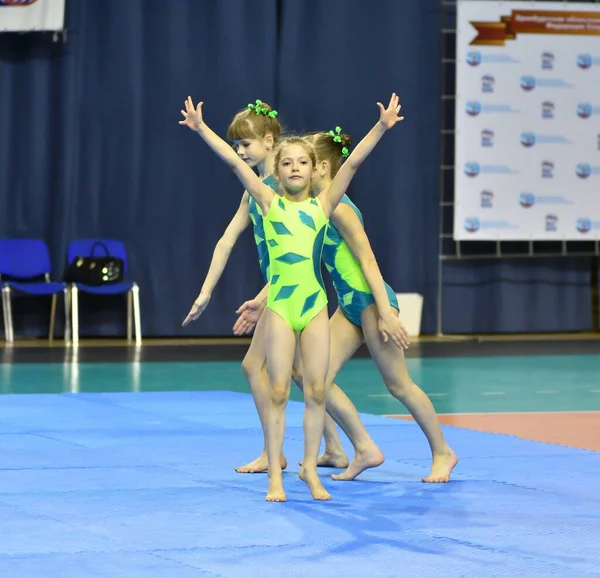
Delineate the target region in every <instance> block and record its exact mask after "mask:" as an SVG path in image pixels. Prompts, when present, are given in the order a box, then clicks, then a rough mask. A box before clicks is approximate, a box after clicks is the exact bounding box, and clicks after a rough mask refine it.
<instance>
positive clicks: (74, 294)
mask: <svg viewBox="0 0 600 578" xmlns="http://www.w3.org/2000/svg"><path fill="white" fill-rule="evenodd" d="M71 324H72V327H73V335H72V342H73V345H79V291H78V289H77V287H75V286H74V285H73V287H71Z"/></svg>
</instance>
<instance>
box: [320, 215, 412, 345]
mask: <svg viewBox="0 0 600 578" xmlns="http://www.w3.org/2000/svg"><path fill="white" fill-rule="evenodd" d="M331 222H332V223H333V225H334V226H335V227H336V229H337V230H338V231H339V232H340V235H341V236H342V238H343V239H344V241H346V244H347V245H348V247H350V250H351V251H352V253H353V254H354V256H355V257H356V259H357V260H358V262H359V263H360V267H361V269H362V272H363V275H364V276H365V280H366V282H367V284H368V285H369V289H371V292H372V293H373V298H374V299H375V305H376V306H377V312H378V314H379V331H380V333H381V336H382V338H383V341H387V340H388V338H391V339H392V341H393V342H394V343H395V344H396V345H397V346H398V347H400V348H401V349H406V348H407V347H408V345H409V342H408V333H407V332H406V329H405V328H404V326H403V325H402V323H400V319H399V318H398V315H397V313H396V310H395V309H394V308H393V307H392V306H391V305H390V302H389V298H388V294H387V291H386V289H385V283H384V281H383V277H382V276H381V272H380V270H379V265H377V260H376V259H375V254H374V253H373V249H371V244H370V243H369V239H368V237H367V234H366V233H365V229H364V227H363V225H362V223H361V222H360V219H359V218H358V217H357V215H356V213H355V212H354V211H353V210H352V208H350V207H349V206H348V205H345V204H341V205H339V206H338V208H337V209H336V210H335V211H334V213H333V215H331Z"/></svg>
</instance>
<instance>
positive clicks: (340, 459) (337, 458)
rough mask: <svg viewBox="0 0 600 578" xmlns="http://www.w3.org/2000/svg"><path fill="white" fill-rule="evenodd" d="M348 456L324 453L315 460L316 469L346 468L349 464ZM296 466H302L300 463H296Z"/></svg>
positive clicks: (341, 453) (338, 453) (340, 453)
mask: <svg viewBox="0 0 600 578" xmlns="http://www.w3.org/2000/svg"><path fill="white" fill-rule="evenodd" d="M349 463H350V462H349V460H348V456H347V455H346V454H345V453H344V450H342V451H341V452H335V453H333V452H327V451H326V452H325V453H324V454H323V455H321V456H319V457H318V459H317V467H318V468H347V467H348V464H349ZM298 465H300V466H301V465H302V462H298Z"/></svg>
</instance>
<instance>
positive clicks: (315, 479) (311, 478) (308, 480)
mask: <svg viewBox="0 0 600 578" xmlns="http://www.w3.org/2000/svg"><path fill="white" fill-rule="evenodd" d="M298 477H299V478H300V479H301V480H302V481H303V482H304V483H305V484H306V485H307V486H308V489H309V490H310V495H311V496H312V498H313V500H331V494H330V493H329V492H328V491H327V490H326V489H325V488H324V487H323V484H322V483H321V478H319V476H318V475H317V471H316V470H312V471H311V470H308V469H306V470H305V469H304V468H301V469H300V471H299V472H298Z"/></svg>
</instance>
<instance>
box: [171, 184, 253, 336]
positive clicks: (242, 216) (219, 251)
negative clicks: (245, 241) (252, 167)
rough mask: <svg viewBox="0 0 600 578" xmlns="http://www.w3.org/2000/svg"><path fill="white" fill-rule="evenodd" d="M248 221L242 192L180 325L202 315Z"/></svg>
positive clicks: (246, 197) (246, 202) (244, 196)
mask: <svg viewBox="0 0 600 578" xmlns="http://www.w3.org/2000/svg"><path fill="white" fill-rule="evenodd" d="M249 223H250V217H249V213H248V193H244V195H243V196H242V200H241V202H240V206H239V207H238V210H237V211H236V213H235V215H234V217H233V219H231V222H230V223H229V225H228V226H227V229H225V233H223V236H222V237H221V238H220V239H219V241H218V243H217V245H216V247H215V250H214V252H213V256H212V260H211V262H210V267H209V268H208V273H207V274H206V278H205V279H204V283H203V285H202V289H201V290H200V294H199V295H198V297H197V298H196V301H194V304H193V305H192V308H191V309H190V312H189V313H188V314H187V317H186V318H185V319H184V320H183V323H182V325H183V326H184V327H185V326H186V325H188V324H189V323H190V322H191V321H195V320H196V319H198V317H200V315H202V313H203V312H204V310H205V309H206V307H207V306H208V303H209V301H210V298H211V295H212V292H213V290H214V288H215V287H216V285H217V283H218V282H219V279H220V278H221V275H222V274H223V270H224V269H225V266H226V265H227V261H228V260H229V256H230V255H231V251H232V250H233V247H234V246H235V244H236V242H237V240H238V239H239V237H240V235H241V234H242V233H243V232H244V230H245V229H246V227H247V226H248V224H249Z"/></svg>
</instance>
